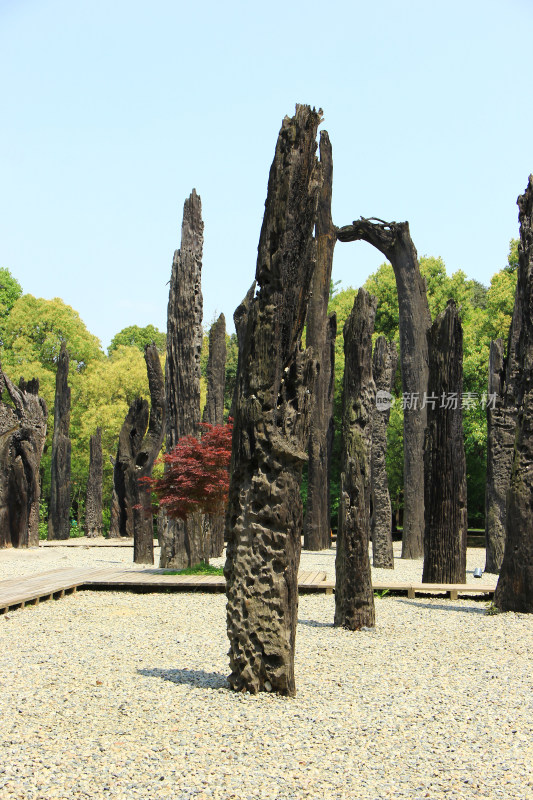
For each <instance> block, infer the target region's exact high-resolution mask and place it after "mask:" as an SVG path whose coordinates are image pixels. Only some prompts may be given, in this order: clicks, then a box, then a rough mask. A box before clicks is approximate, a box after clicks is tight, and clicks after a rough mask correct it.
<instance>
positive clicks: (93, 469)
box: [84, 428, 104, 538]
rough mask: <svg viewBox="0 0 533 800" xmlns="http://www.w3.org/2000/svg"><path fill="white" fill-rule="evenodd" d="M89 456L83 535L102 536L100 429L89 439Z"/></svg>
mask: <svg viewBox="0 0 533 800" xmlns="http://www.w3.org/2000/svg"><path fill="white" fill-rule="evenodd" d="M89 447H90V458H89V477H88V479H87V494H86V498H85V525H84V528H85V536H88V537H89V538H91V537H94V536H102V533H103V527H104V526H103V520H102V477H103V459H102V430H101V428H97V429H96V433H95V434H93V436H91V439H90V445H89Z"/></svg>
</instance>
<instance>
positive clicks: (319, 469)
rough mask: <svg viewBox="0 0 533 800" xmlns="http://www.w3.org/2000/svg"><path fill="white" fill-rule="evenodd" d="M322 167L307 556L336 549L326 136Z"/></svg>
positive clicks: (331, 231)
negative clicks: (332, 531) (331, 482)
mask: <svg viewBox="0 0 533 800" xmlns="http://www.w3.org/2000/svg"><path fill="white" fill-rule="evenodd" d="M320 164H321V166H322V188H321V190H320V195H319V198H318V213H317V219H316V233H315V236H316V243H317V259H316V268H315V271H314V273H313V282H312V285H311V295H310V298H309V307H308V309H307V324H306V345H307V347H312V348H313V353H314V354H315V357H316V358H317V360H318V376H317V382H316V389H315V402H314V406H313V410H312V413H311V434H310V436H309V463H308V465H307V480H308V484H307V510H306V515H305V523H304V547H305V548H306V550H324V549H325V548H327V547H329V546H330V512H329V480H328V475H329V458H328V456H329V452H328V431H329V425H330V420H331V417H332V406H333V390H334V384H333V382H332V380H331V363H332V362H331V341H330V340H329V338H328V334H330V332H331V328H330V326H329V325H328V302H329V292H330V284H331V269H332V266H333V251H334V249H335V244H336V241H337V237H336V230H335V226H334V225H333V220H332V219H331V192H332V186H333V157H332V153H331V143H330V141H329V136H328V134H327V132H326V131H322V132H321V134H320ZM333 352H334V351H333Z"/></svg>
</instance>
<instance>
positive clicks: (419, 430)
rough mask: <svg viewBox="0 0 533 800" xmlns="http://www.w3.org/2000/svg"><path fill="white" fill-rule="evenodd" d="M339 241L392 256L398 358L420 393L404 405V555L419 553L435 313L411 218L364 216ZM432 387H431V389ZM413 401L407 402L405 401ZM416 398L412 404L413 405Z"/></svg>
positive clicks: (409, 385)
mask: <svg viewBox="0 0 533 800" xmlns="http://www.w3.org/2000/svg"><path fill="white" fill-rule="evenodd" d="M337 238H338V239H339V241H341V242H353V241H356V240H358V239H362V240H363V241H365V242H369V243H370V244H372V245H374V247H376V248H377V249H378V250H379V251H380V252H382V253H383V255H384V256H385V257H386V258H387V259H388V260H389V261H390V262H391V264H392V267H393V269H394V275H395V278H396V287H397V290H398V304H399V310H400V361H401V367H402V386H403V392H404V394H406V395H408V396H409V397H410V396H413V397H414V398H415V399H416V407H413V408H409V407H406V409H405V411H404V428H403V447H404V525H403V542H402V557H403V558H421V557H422V555H423V552H424V460H423V452H424V431H425V428H426V408H422V407H421V406H422V405H423V397H424V392H426V391H427V389H428V381H427V376H428V356H427V332H428V330H429V327H430V325H431V316H430V313H429V306H428V301H427V295H426V284H425V281H424V279H423V277H422V275H421V273H420V268H419V265H418V255H417V252H416V248H415V246H414V244H413V240H412V239H411V234H410V233H409V223H408V222H383V221H382V220H375V219H360V220H358V221H355V222H353V224H352V225H345V226H344V227H343V228H339V229H338V231H337ZM431 388H432V387H430V389H431ZM407 405H408V406H409V405H410V404H409V403H408V404H407ZM414 405H415V404H413V406H414Z"/></svg>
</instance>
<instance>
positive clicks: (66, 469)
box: [48, 341, 71, 539]
mask: <svg viewBox="0 0 533 800" xmlns="http://www.w3.org/2000/svg"><path fill="white" fill-rule="evenodd" d="M68 368H69V355H68V352H67V346H66V344H65V342H64V341H63V342H61V349H60V351H59V357H58V359H57V372H56V394H55V403H54V435H53V438H52V460H51V467H50V470H51V471H50V507H49V514H48V538H49V539H68V538H69V537H70V456H71V442H70V437H69V430H70V387H69V386H68V383H67V381H68Z"/></svg>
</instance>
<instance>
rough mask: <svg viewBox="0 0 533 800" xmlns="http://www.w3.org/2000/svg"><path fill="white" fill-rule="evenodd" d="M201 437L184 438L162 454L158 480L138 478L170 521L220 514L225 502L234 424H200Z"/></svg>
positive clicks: (230, 422)
mask: <svg viewBox="0 0 533 800" xmlns="http://www.w3.org/2000/svg"><path fill="white" fill-rule="evenodd" d="M200 427H201V428H202V429H203V433H202V438H201V439H197V438H196V437H194V436H183V437H182V438H181V439H180V440H179V441H178V443H177V445H176V447H175V448H174V449H173V450H172V451H171V452H170V453H165V455H164V456H163V461H164V462H165V464H166V469H165V472H164V474H163V476H162V477H161V478H141V482H142V483H144V484H145V485H146V486H147V489H148V490H150V491H152V492H153V493H154V494H155V495H156V497H157V499H158V501H159V505H160V506H161V507H162V508H164V509H165V511H166V513H167V515H168V516H169V517H171V519H187V517H188V516H189V515H190V514H193V513H194V512H197V511H199V512H201V513H203V514H220V513H222V512H223V511H224V508H225V506H226V503H227V500H228V490H229V465H230V460H231V436H232V430H233V425H232V421H231V420H230V421H229V422H228V424H227V425H210V424H209V423H207V422H202V423H200Z"/></svg>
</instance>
